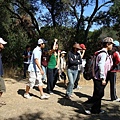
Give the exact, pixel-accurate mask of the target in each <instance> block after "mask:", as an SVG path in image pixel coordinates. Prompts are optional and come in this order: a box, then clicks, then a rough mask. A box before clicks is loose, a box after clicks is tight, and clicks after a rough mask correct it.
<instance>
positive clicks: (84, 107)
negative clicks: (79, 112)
mask: <svg viewBox="0 0 120 120" xmlns="http://www.w3.org/2000/svg"><path fill="white" fill-rule="evenodd" d="M81 106H82V108H83V110H84V112H85V113H86V114H87V115H90V114H91V111H90V109H91V108H89V107H88V106H87V105H85V104H84V103H83V104H81Z"/></svg>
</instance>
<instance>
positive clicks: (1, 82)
mask: <svg viewBox="0 0 120 120" xmlns="http://www.w3.org/2000/svg"><path fill="white" fill-rule="evenodd" d="M0 92H6V87H5V82H4V80H3V78H2V77H0Z"/></svg>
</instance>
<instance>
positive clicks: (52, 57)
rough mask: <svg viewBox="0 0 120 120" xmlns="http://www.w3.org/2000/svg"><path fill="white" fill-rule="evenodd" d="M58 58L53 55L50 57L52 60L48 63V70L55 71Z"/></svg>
mask: <svg viewBox="0 0 120 120" xmlns="http://www.w3.org/2000/svg"><path fill="white" fill-rule="evenodd" d="M57 58H58V55H57V56H56V57H55V55H54V54H52V55H51V56H50V60H49V62H48V68H51V69H54V68H55V66H56V64H57Z"/></svg>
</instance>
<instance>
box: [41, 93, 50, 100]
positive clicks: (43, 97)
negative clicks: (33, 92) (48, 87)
mask: <svg viewBox="0 0 120 120" xmlns="http://www.w3.org/2000/svg"><path fill="white" fill-rule="evenodd" d="M49 97H50V96H49V95H45V94H44V95H42V96H40V99H42V100H43V99H48V98H49Z"/></svg>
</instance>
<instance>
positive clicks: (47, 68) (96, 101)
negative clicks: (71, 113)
mask: <svg viewBox="0 0 120 120" xmlns="http://www.w3.org/2000/svg"><path fill="white" fill-rule="evenodd" d="M6 43H7V42H5V41H4V40H3V39H2V38H0V50H1V49H2V47H3V45H4V44H6ZM46 43H47V41H45V40H44V39H41V38H40V39H39V40H38V44H37V46H36V47H35V48H34V50H33V51H32V52H31V50H30V46H29V45H27V46H26V51H24V53H23V58H24V78H26V72H27V71H28V72H29V83H28V84H27V85H26V90H25V94H24V97H25V98H27V99H32V96H30V94H29V91H30V89H31V88H33V87H34V86H37V87H38V89H39V91H40V99H48V98H49V97H50V95H52V94H54V87H55V85H56V83H57V80H58V79H59V80H60V79H62V80H64V85H65V86H66V95H65V98H66V99H69V100H71V97H72V94H73V89H75V88H79V87H80V86H79V85H78V82H79V79H80V74H81V73H83V72H84V70H85V69H84V68H85V66H86V64H87V63H86V62H87V61H86V62H85V59H83V57H84V54H85V51H86V46H85V45H84V44H79V43H77V42H75V43H74V44H73V46H72V49H71V50H70V51H68V52H66V51H64V50H63V51H61V50H59V49H58V48H59V45H58V39H54V42H53V43H52V45H51V49H50V50H47V49H45V45H46ZM1 46H2V47H1ZM119 46H120V43H119V41H116V40H115V41H113V38H111V37H106V38H104V39H103V40H102V48H101V49H100V50H98V51H96V52H95V54H97V55H96V59H95V61H94V62H95V64H94V73H93V74H94V77H93V78H92V79H93V84H94V90H93V95H92V97H91V98H90V99H88V100H87V101H85V102H83V103H82V104H81V105H82V107H83V109H84V111H85V113H86V114H100V113H104V111H103V110H102V109H101V100H102V97H103V96H104V89H105V87H106V85H107V83H108V81H110V96H111V101H118V102H119V101H120V99H119V98H118V97H117V95H116V72H119V67H118V65H119V63H120V54H119ZM98 53H99V54H98ZM65 56H67V65H66V57H65ZM66 66H67V68H66ZM0 67H2V62H1V59H0ZM1 69H2V68H1ZM1 69H0V70H1ZM66 72H67V73H66ZM0 75H1V77H0V96H2V93H3V92H4V91H5V84H4V80H3V79H2V75H3V74H2V71H0ZM66 75H67V76H66ZM67 78H68V83H67ZM44 82H47V88H46V89H47V93H48V94H49V95H48V94H45V93H44V92H43V83H44ZM0 104H1V105H2V104H5V103H4V102H2V101H1V102H0Z"/></svg>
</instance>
